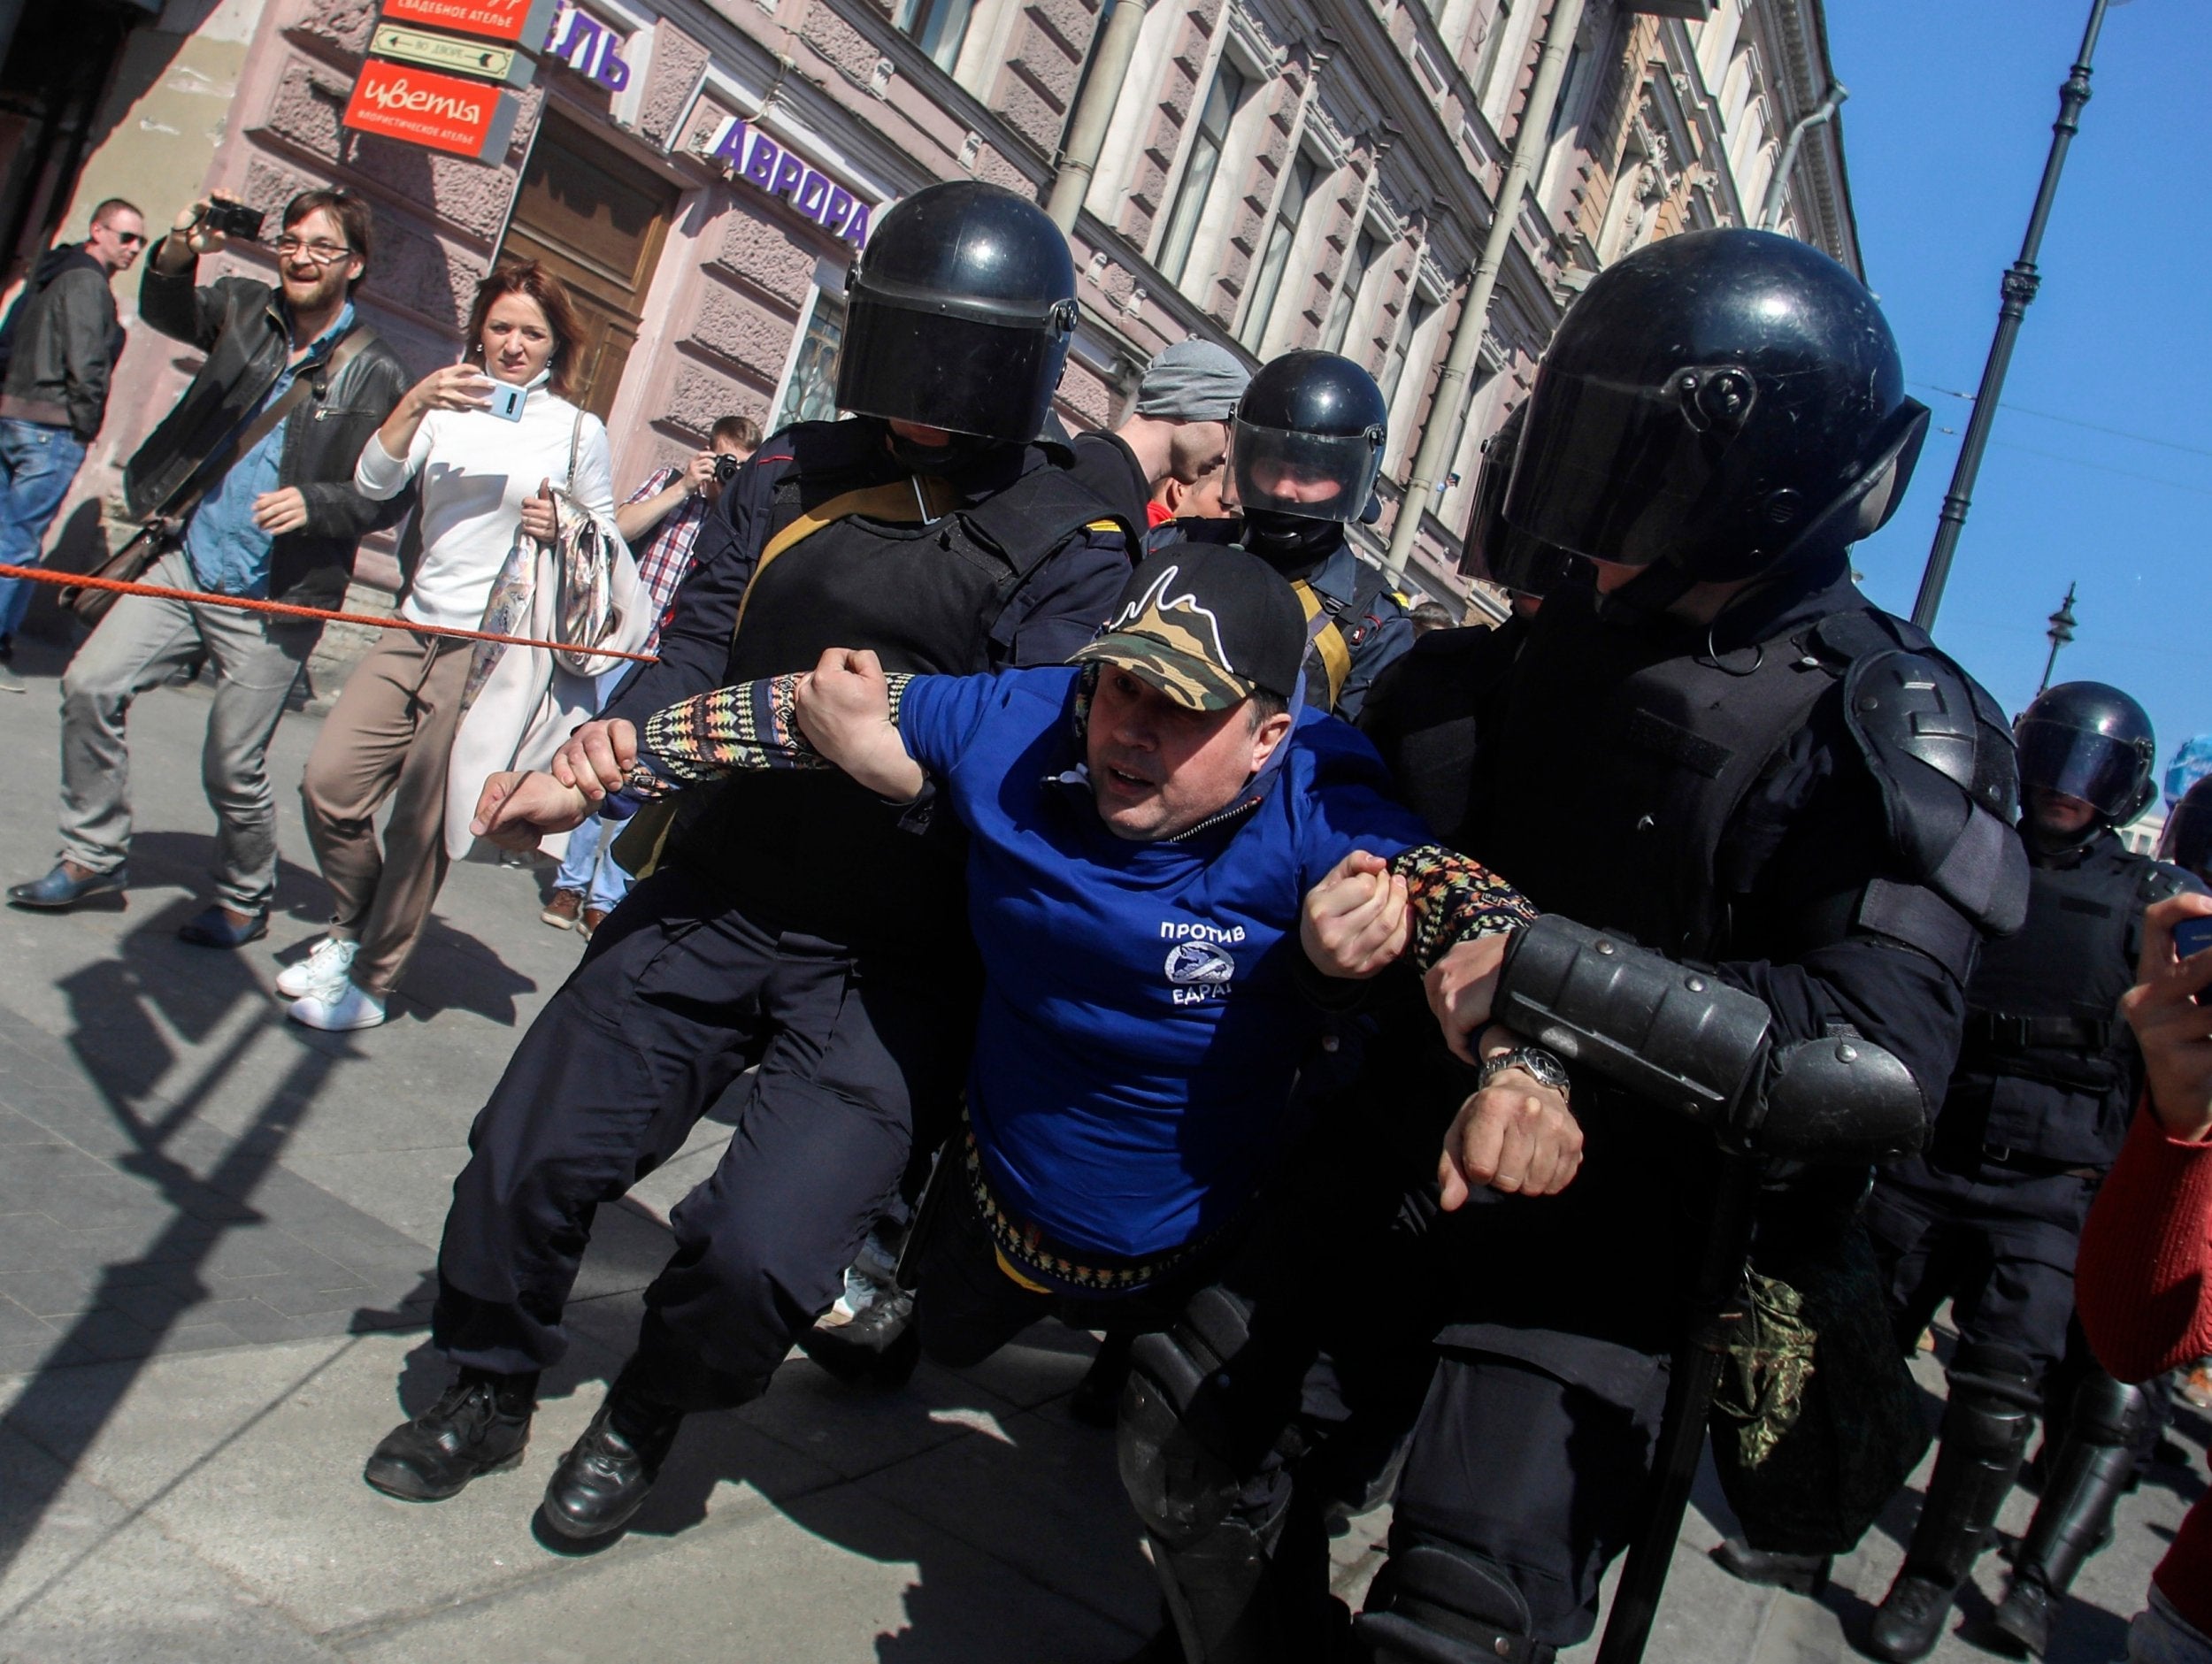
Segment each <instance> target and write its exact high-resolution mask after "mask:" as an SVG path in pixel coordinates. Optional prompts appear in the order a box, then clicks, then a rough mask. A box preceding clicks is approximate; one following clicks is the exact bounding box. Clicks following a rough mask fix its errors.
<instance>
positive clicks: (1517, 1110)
mask: <svg viewBox="0 0 2212 1664" xmlns="http://www.w3.org/2000/svg"><path fill="white" fill-rule="evenodd" d="M1490 1034H1491V1036H1493V1037H1494V1038H1493V1039H1486V1041H1485V1043H1484V1045H1483V1047H1482V1050H1483V1053H1484V1054H1485V1055H1486V1056H1495V1055H1496V1054H1498V1053H1500V1052H1502V1051H1509V1050H1511V1049H1512V1048H1513V1047H1514V1046H1515V1045H1517V1043H1518V1042H1517V1041H1516V1040H1515V1039H1513V1038H1512V1037H1511V1036H1510V1035H1508V1034H1507V1033H1506V1031H1504V1030H1503V1029H1492V1030H1491V1031H1490ZM1581 1166H1582V1124H1581V1123H1579V1122H1578V1121H1577V1120H1576V1119H1575V1118H1574V1116H1573V1115H1572V1113H1571V1112H1570V1111H1569V1109H1568V1108H1567V1100H1566V1099H1565V1098H1564V1097H1563V1096H1562V1095H1561V1094H1560V1093H1558V1092H1557V1091H1555V1090H1554V1089H1553V1088H1552V1087H1549V1086H1547V1085H1542V1084H1541V1083H1540V1082H1539V1081H1538V1080H1537V1078H1536V1077H1534V1076H1533V1075H1531V1074H1528V1073H1527V1072H1526V1071H1525V1070H1518V1069H1508V1070H1501V1071H1500V1072H1499V1074H1498V1075H1497V1077H1495V1078H1494V1079H1493V1080H1492V1081H1491V1083H1490V1084H1489V1085H1487V1086H1486V1087H1484V1088H1483V1089H1482V1090H1481V1091H1480V1092H1479V1093H1475V1094H1474V1096H1473V1097H1471V1098H1470V1099H1468V1100H1467V1101H1466V1102H1465V1103H1463V1104H1462V1105H1460V1107H1459V1114H1458V1115H1456V1116H1454V1117H1453V1118H1452V1124H1451V1126H1450V1128H1449V1130H1448V1131H1446V1132H1445V1134H1444V1153H1443V1154H1442V1155H1440V1156H1439V1157H1438V1158H1437V1162H1436V1182H1437V1185H1438V1188H1439V1189H1440V1191H1441V1192H1442V1194H1441V1196H1440V1201H1441V1203H1442V1205H1443V1208H1444V1211H1445V1212H1447V1213H1450V1212H1451V1211H1453V1210H1454V1209H1455V1208H1461V1207H1463V1206H1464V1205H1465V1203H1466V1200H1467V1198H1468V1197H1469V1196H1471V1194H1473V1193H1474V1192H1475V1190H1476V1189H1478V1188H1479V1187H1481V1186H1483V1185H1487V1186H1488V1187H1489V1188H1490V1189H1492V1190H1495V1191H1503V1192H1506V1193H1507V1194H1508V1195H1517V1196H1555V1195H1557V1194H1558V1193H1559V1192H1561V1191H1563V1190H1564V1189H1566V1188H1567V1186H1568V1185H1569V1184H1570V1183H1571V1182H1572V1181H1573V1178H1574V1176H1575V1174H1576V1172H1577V1170H1578V1169H1580V1167H1581Z"/></svg>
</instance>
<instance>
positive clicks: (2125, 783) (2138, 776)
mask: <svg viewBox="0 0 2212 1664" xmlns="http://www.w3.org/2000/svg"><path fill="white" fill-rule="evenodd" d="M2015 737H2016V739H2017V740H2019V742H2020V785H2021V787H2022V789H2023V790H2024V791H2035V790H2041V791H2046V792H2056V793H2058V794H2060V795H2061V796H2062V797H2078V798H2079V799H2080V800H2081V801H2083V802H2085V803H2086V804H2088V805H2089V806H2090V807H2091V808H2092V809H2095V810H2096V811H2097V813H2098V814H2100V815H2101V816H2103V817H2105V819H2107V820H2108V821H2115V822H2117V821H2123V820H2128V819H2132V818H2133V817H2134V815H2135V814H2136V813H2137V812H2138V810H2139V809H2140V807H2141V805H2140V804H2139V802H2138V801H2137V800H2138V797H2139V794H2140V792H2141V790H2142V783H2143V780H2144V778H2145V776H2146V773H2147V770H2148V768H2149V764H2150V759H2149V758H2148V757H2147V755H2145V754H2144V753H2143V751H2142V750H2141V748H2139V747H2138V746H2136V745H2134V744H2133V743H2131V742H2130V741H2128V740H2116V739H2114V738H2112V736H2111V735H2109V734H2102V733H2099V732H2096V731H2095V730H2094V729H2093V728H2077V727H2074V726H2072V725H2070V724H2066V723H2058V722H2024V723H2022V724H2021V725H2020V726H2019V729H2018V730H2017V732H2016V736H2015Z"/></svg>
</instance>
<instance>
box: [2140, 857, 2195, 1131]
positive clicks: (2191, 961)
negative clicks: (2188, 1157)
mask: <svg viewBox="0 0 2212 1664" xmlns="http://www.w3.org/2000/svg"><path fill="white" fill-rule="evenodd" d="M2207 917H2212V896H2202V895H2177V896H2171V897H2169V898H2168V899H2167V900H2165V901H2160V902H2157V903H2156V904H2154V906H2152V907H2151V908H2150V909H2148V910H2147V911H2146V912H2145V913H2144V915H2143V956H2142V958H2141V959H2140V960H2139V962H2137V965H2136V969H2135V986H2134V987H2132V988H2130V989H2129V990H2128V991H2127V992H2126V993H2124V994H2122V995H2121V996H2120V1009H2121V1011H2122V1013H2123V1014H2124V1016H2126V1017H2127V1020H2128V1026H2129V1027H2130V1028H2131V1029H2133V1030H2134V1031H2135V1039H2136V1044H2137V1045H2139V1047H2142V1050H2143V1069H2144V1072H2145V1074H2146V1075H2147V1077H2148V1079H2149V1085H2150V1100H2151V1113H2152V1114H2154V1115H2155V1116H2157V1117H2158V1119H2159V1123H2160V1124H2161V1125H2162V1126H2163V1127H2164V1128H2165V1129H2166V1136H2167V1137H2168V1138H2170V1139H2182V1140H2184V1141H2185V1142H2201V1141H2203V1140H2204V1139H2207V1138H2212V1005H2199V1004H2198V1003H2197V998H2196V997H2197V995H2199V994H2200V993H2203V992H2204V990H2205V989H2206V988H2208V987H2212V949H2207V950H2206V951H2205V952H2203V953H2199V954H2192V955H2190V956H2189V957H2188V958H2186V959H2177V958H2175V956H2174V955H2175V951H2176V950H2175V947H2174V926H2175V925H2176V924H2178V923H2180V922H2181V921H2182V920H2183V919H2185V918H2207Z"/></svg>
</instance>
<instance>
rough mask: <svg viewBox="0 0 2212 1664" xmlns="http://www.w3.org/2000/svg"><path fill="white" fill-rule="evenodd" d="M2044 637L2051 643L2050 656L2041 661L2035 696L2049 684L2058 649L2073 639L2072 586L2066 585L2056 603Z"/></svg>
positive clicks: (2039, 695)
mask: <svg viewBox="0 0 2212 1664" xmlns="http://www.w3.org/2000/svg"><path fill="white" fill-rule="evenodd" d="M2043 634H2044V637H2045V639H2046V640H2048V641H2049V642H2050V644H2051V656H2050V657H2048V658H2047V659H2045V660H2044V661H2043V679H2042V680H2041V681H2040V682H2038V683H2037V684H2036V687H2035V696H2036V697H2037V698H2038V699H2040V698H2042V697H2043V691H2044V689H2046V688H2047V687H2048V686H2050V685H2051V670H2052V667H2053V666H2055V664H2057V663H2058V650H2059V648H2062V647H2064V646H2065V645H2066V644H2067V643H2068V642H2069V641H2070V640H2073V639H2074V587H2073V585H2071V584H2069V585H2067V586H2066V599H2065V600H2063V601H2062V602H2059V603H2058V610H2057V611H2056V612H2055V613H2053V614H2052V615H2051V627H2050V628H2049V629H2047V630H2046V631H2045V632H2044V633H2043Z"/></svg>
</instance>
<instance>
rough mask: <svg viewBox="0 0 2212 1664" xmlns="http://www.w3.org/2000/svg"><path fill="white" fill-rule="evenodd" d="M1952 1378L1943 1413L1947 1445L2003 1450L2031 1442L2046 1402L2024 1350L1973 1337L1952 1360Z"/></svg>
mask: <svg viewBox="0 0 2212 1664" xmlns="http://www.w3.org/2000/svg"><path fill="white" fill-rule="evenodd" d="M1950 1382H1951V1397H1950V1403H1949V1404H1948V1405H1947V1407H1946V1408H1945V1410H1944V1415H1943V1442H1944V1443H1945V1444H1946V1445H1963V1446H1964V1447H1965V1448H1967V1449H1970V1450H1973V1451H1978V1452H1992V1453H2001V1452H2007V1451H2013V1450H2017V1449H2018V1448H2020V1447H2021V1446H2022V1445H2024V1444H2025V1443H2026V1442H2027V1438H2028V1434H2029V1432H2030V1431H2031V1430H2032V1429H2033V1427H2034V1425H2035V1417H2036V1413H2037V1411H2038V1410H2039V1408H2040V1407H2041V1405H2040V1404H2039V1399H2038V1394H2037V1391H2036V1369H2035V1365H2034V1362H2033V1361H2032V1360H2031V1359H2030V1358H2029V1357H2028V1355H2027V1354H2026V1353H2022V1352H2016V1351H2015V1350H2014V1349H2013V1348H2011V1347H2010V1346H1992V1345H1988V1344H1985V1343H1983V1342H1978V1341H1977V1342H1970V1343H1968V1344H1966V1345H1963V1346H1960V1347H1959V1349H1958V1352H1957V1353H1955V1355H1954V1356H1953V1358H1952V1360H1951V1369H1950Z"/></svg>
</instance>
